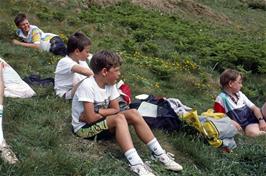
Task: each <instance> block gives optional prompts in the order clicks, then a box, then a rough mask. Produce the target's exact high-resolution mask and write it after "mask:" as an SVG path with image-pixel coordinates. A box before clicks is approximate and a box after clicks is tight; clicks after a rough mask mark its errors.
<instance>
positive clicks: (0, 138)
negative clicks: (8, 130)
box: [0, 105, 4, 144]
mask: <svg viewBox="0 0 266 176" xmlns="http://www.w3.org/2000/svg"><path fill="white" fill-rule="evenodd" d="M2 121H3V105H0V144H2V142H3V141H4V135H3V127H2Z"/></svg>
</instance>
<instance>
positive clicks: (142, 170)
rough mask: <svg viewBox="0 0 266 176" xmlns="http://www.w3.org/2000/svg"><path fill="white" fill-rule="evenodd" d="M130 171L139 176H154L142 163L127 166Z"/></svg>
mask: <svg viewBox="0 0 266 176" xmlns="http://www.w3.org/2000/svg"><path fill="white" fill-rule="evenodd" d="M129 166H130V169H131V170H132V171H133V172H135V173H136V174H138V175H140V176H155V175H154V174H153V173H152V169H151V168H150V167H149V166H148V165H147V164H144V163H141V164H137V165H129Z"/></svg>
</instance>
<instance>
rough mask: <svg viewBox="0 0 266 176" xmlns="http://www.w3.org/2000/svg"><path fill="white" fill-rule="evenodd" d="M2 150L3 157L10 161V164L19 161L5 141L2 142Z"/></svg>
mask: <svg viewBox="0 0 266 176" xmlns="http://www.w3.org/2000/svg"><path fill="white" fill-rule="evenodd" d="M0 152H1V157H2V159H3V160H4V161H5V162H8V163H9V164H15V163H16V162H18V159H17V157H16V155H15V153H14V152H13V151H12V150H11V148H10V146H9V145H7V143H6V142H5V141H3V142H2V144H0Z"/></svg>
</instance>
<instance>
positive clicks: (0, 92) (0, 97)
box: [0, 62, 4, 105]
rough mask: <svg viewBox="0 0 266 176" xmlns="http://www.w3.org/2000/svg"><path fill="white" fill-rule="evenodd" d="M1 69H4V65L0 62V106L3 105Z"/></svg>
mask: <svg viewBox="0 0 266 176" xmlns="http://www.w3.org/2000/svg"><path fill="white" fill-rule="evenodd" d="M3 67H4V64H3V63H2V62H1V63H0V105H3V101H4V81H3Z"/></svg>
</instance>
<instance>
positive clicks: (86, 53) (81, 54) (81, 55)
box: [77, 45, 90, 61]
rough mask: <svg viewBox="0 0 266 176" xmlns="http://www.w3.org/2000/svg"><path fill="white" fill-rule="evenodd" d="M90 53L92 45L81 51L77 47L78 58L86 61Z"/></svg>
mask: <svg viewBox="0 0 266 176" xmlns="http://www.w3.org/2000/svg"><path fill="white" fill-rule="evenodd" d="M89 53H90V46H89V45H88V46H85V47H84V49H83V50H82V51H79V50H78V49H77V56H78V59H79V60H81V61H86V60H87V58H88V56H89Z"/></svg>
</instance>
